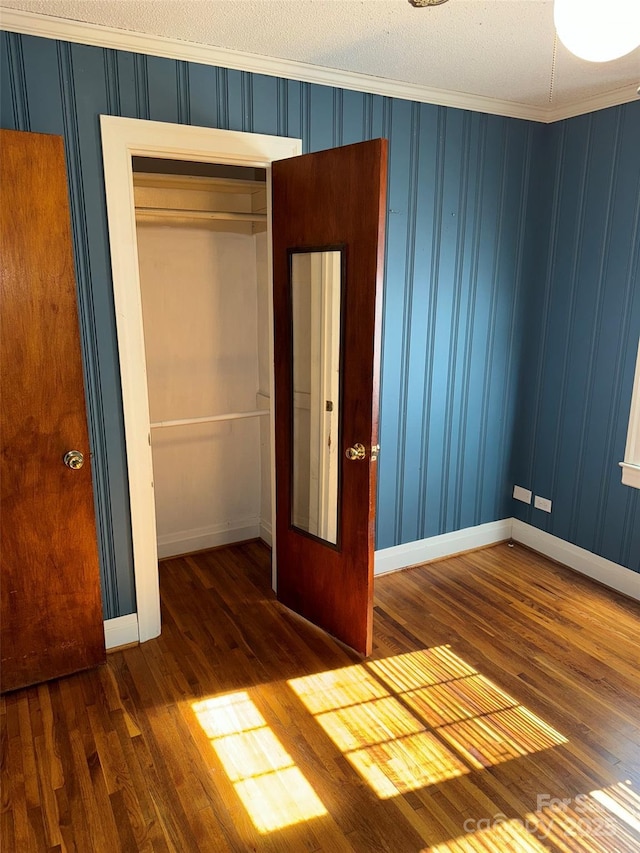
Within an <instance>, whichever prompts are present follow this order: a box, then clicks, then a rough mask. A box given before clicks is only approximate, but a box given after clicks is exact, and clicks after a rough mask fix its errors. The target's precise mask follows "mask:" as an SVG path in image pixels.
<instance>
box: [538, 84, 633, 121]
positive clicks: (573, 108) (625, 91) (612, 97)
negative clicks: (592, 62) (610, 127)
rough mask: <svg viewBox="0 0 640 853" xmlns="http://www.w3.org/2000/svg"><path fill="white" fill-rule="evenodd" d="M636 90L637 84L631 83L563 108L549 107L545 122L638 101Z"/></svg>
mask: <svg viewBox="0 0 640 853" xmlns="http://www.w3.org/2000/svg"><path fill="white" fill-rule="evenodd" d="M637 89H638V87H637V84H636V83H632V84H631V85H629V86H623V87H622V88H621V89H614V90H613V91H612V92H604V93H603V94H600V95H591V97H589V98H583V99H582V100H581V101H576V102H575V103H573V104H565V106H563V107H551V109H549V111H548V112H547V118H546V119H545V121H546V122H547V123H548V124H551V123H553V122H556V121H563V120H564V119H567V118H575V117H576V116H582V115H586V114H587V113H594V112H596V111H597V110H606V109H607V108H608V107H619V106H620V105H621V104H629V103H631V102H632V101H637V100H638V93H637Z"/></svg>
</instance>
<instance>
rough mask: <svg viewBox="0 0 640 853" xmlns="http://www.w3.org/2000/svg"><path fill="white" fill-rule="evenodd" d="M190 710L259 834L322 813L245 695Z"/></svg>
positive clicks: (209, 701)
mask: <svg viewBox="0 0 640 853" xmlns="http://www.w3.org/2000/svg"><path fill="white" fill-rule="evenodd" d="M192 708H193V711H194V712H195V714H196V717H197V718H198V721H199V723H200V725H201V726H202V728H203V729H204V731H205V733H206V734H207V736H208V737H209V739H210V740H211V744H212V746H213V748H214V750H215V751H216V754H217V756H218V758H219V759H220V763H221V764H222V766H223V768H224V771H225V773H226V774H227V776H228V777H229V779H230V780H231V782H232V783H233V787H234V789H235V791H236V793H237V795H238V797H239V798H240V800H241V801H242V804H243V805H244V807H245V808H246V810H247V812H248V814H249V816H250V817H251V820H252V821H253V823H254V825H255V827H256V829H258V831H259V832H263V833H266V832H272V831H273V830H276V829H282V828H284V827H286V826H291V825H292V824H295V823H300V822H301V821H304V820H309V819H310V818H314V817H320V816H322V815H326V814H327V810H326V809H325V807H324V806H323V804H322V802H321V801H320V799H319V798H318V796H317V794H316V793H315V791H314V790H313V788H312V787H311V785H310V784H309V783H308V782H307V780H306V779H305V778H304V776H303V775H302V773H301V772H300V770H299V769H298V767H296V765H295V764H294V762H293V759H292V758H291V756H290V755H289V753H288V752H287V751H286V750H285V749H284V747H283V746H282V744H281V743H280V741H279V740H278V738H277V737H276V736H275V734H274V733H273V732H272V731H271V729H270V728H269V727H268V726H267V723H266V721H265V719H264V717H263V716H262V714H261V713H260V712H259V711H258V709H257V708H256V706H255V704H254V703H253V702H252V701H251V699H250V698H249V695H248V694H247V693H245V692H238V693H229V694H226V695H224V696H217V697H215V698H213V699H206V700H204V701H202V702H195V703H194V704H193V705H192Z"/></svg>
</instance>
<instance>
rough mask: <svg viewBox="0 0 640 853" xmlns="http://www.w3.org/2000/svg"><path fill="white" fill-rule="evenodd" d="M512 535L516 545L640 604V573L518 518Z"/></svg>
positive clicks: (515, 520) (513, 520)
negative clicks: (524, 546) (548, 558)
mask: <svg viewBox="0 0 640 853" xmlns="http://www.w3.org/2000/svg"><path fill="white" fill-rule="evenodd" d="M511 535H512V537H513V539H514V540H515V541H516V542H520V543H521V544H522V545H526V546H527V547H528V548H531V549H532V550H534V551H538V552H539V553H540V554H544V556H545V557H550V558H551V559H552V560H557V561H558V562H559V563H562V564H563V565H564V566H568V567H569V568H570V569H573V570H574V571H576V572H580V574H582V575H587V577H590V578H593V580H596V581H598V582H599V583H601V584H604V585H605V586H608V587H610V588H611V589H615V590H617V591H618V592H622V593H624V594H625V595H628V596H629V597H630V598H635V599H636V600H638V601H640V573H638V572H634V571H632V570H631V569H627V568H625V567H624V566H621V565H619V564H618V563H613V562H612V561H611V560H606V559H605V558H604V557H600V556H598V554H594V553H592V552H591V551H587V550H586V549H584V548H579V547H578V546H577V545H573V544H572V543H571V542H566V541H565V540H564V539H560V538H558V537H557V536H553V535H552V534H551V533H547V532H546V531H544V530H538V528H537V527H533V526H532V525H531V524H526V523H525V522H524V521H519V520H518V519H517V518H514V519H512V533H511Z"/></svg>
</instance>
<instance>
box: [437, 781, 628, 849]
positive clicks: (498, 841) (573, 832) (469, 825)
mask: <svg viewBox="0 0 640 853" xmlns="http://www.w3.org/2000/svg"><path fill="white" fill-rule="evenodd" d="M537 800H538V808H537V810H536V811H535V812H530V813H528V814H526V815H525V816H524V817H523V818H519V817H518V818H507V817H506V816H505V815H504V814H501V813H496V814H493V815H485V816H482V817H478V818H467V819H466V820H465V822H464V830H465V834H464V835H461V836H459V837H458V838H454V839H451V840H450V841H446V842H443V843H442V844H437V845H435V846H434V847H429V848H425V849H424V850H422V851H421V853H512V851H514V850H517V851H518V853H537V851H541V850H547V849H548V847H547V846H546V845H549V844H550V845H551V847H552V849H554V850H556V851H559V853H637V851H638V850H640V796H638V794H637V793H636V792H635V791H634V790H633V786H632V784H631V782H629V781H626V782H618V783H616V784H614V785H610V786H608V787H606V788H600V789H598V790H594V791H591V792H590V793H588V794H577V795H575V796H573V797H571V796H567V797H560V796H552V795H550V794H547V793H542V792H541V793H539V794H538V796H537Z"/></svg>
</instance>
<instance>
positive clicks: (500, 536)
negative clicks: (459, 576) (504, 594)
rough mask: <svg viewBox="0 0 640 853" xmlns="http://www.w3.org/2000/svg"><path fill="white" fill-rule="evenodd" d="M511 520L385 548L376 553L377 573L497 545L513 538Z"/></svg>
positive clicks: (375, 571) (385, 572)
mask: <svg viewBox="0 0 640 853" xmlns="http://www.w3.org/2000/svg"><path fill="white" fill-rule="evenodd" d="M511 521H512V519H510V518H505V519H503V520H502V521H490V522H489V523H488V524H479V525H477V527H466V528H465V529H464V530H455V531H453V533H442V534H441V535H440V536H431V537H430V538H429V539H419V540H418V541H417V542H408V543H407V544H406V545H395V546H393V547H392V548H383V549H381V550H380V551H376V553H375V562H374V570H373V571H374V574H375V575H376V576H377V575H384V574H387V572H397V571H399V570H400V569H406V568H408V567H409V566H416V565H418V564H419V563H428V562H430V561H431V560H439V559H442V558H443V557H452V556H453V555H454V554H459V553H460V552H461V551H470V550H471V549H473V548H482V547H484V546H486V545H494V544H496V543H497V542H504V541H505V540H506V539H510V538H511Z"/></svg>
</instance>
